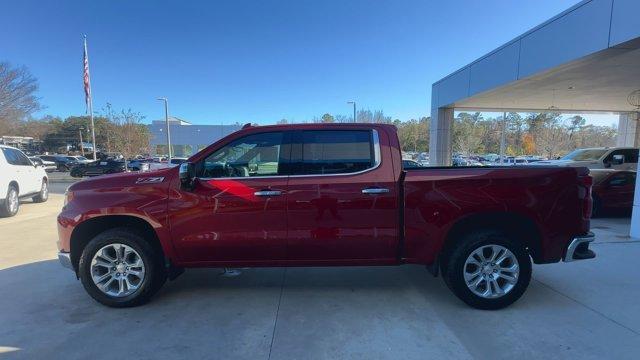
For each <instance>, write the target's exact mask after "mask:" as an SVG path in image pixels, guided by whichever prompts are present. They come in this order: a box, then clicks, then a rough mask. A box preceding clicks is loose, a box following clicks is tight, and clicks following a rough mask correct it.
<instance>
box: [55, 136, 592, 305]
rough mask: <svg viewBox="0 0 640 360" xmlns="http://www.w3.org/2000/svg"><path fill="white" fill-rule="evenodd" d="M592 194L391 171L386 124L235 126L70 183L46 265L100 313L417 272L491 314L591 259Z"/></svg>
mask: <svg viewBox="0 0 640 360" xmlns="http://www.w3.org/2000/svg"><path fill="white" fill-rule="evenodd" d="M591 181H592V180H591V177H590V176H589V173H588V170H587V169H586V168H571V167H541V166H536V167H526V166H523V167H477V168H437V167H432V168H428V167H423V168H407V169H403V167H402V158H401V152H400V145H399V143H398V137H397V134H396V128H395V127H394V126H391V125H384V124H303V125H277V126H245V127H244V128H243V129H242V130H239V131H238V132H235V133H233V134H231V135H229V136H227V137H225V138H223V139H221V140H220V141H218V142H216V143H214V144H213V145H211V146H209V147H207V148H205V149H203V150H202V151H200V152H198V153H197V154H195V155H193V156H192V157H191V158H189V159H188V161H187V162H185V163H183V164H181V165H180V166H179V167H173V168H167V169H161V170H157V171H153V172H148V173H125V174H114V175H105V176H101V177H97V178H92V179H88V180H84V181H81V182H78V183H75V184H73V185H72V186H71V187H70V188H69V189H68V191H67V194H66V201H65V205H64V207H63V209H62V212H61V213H60V215H59V216H58V231H59V242H58V248H59V250H60V253H59V259H60V261H61V263H62V264H63V265H64V266H66V267H68V268H70V269H72V270H73V271H74V272H75V273H76V275H77V277H78V278H79V279H80V280H81V282H82V284H83V286H84V288H85V289H86V291H87V292H88V293H89V295H91V296H92V297H93V298H94V299H95V300H97V301H98V302H100V303H102V304H105V305H108V306H113V307H126V306H135V305H139V304H142V303H144V302H146V301H147V300H149V299H150V297H151V296H152V295H153V294H154V293H155V292H156V291H157V290H158V289H159V288H160V287H161V286H162V285H163V284H164V282H165V281H166V279H167V278H169V279H173V278H175V277H176V276H177V275H179V274H180V273H181V271H182V270H183V269H184V268H191V267H264V266H347V265H401V264H422V265H425V266H426V268H427V269H428V270H429V271H430V272H431V273H432V274H434V275H438V274H441V275H442V277H443V278H444V280H445V282H446V284H447V285H448V287H449V288H450V289H451V290H452V291H453V293H454V294H455V295H457V296H458V297H459V298H460V299H461V300H462V301H464V302H466V303H467V304H469V305H470V306H473V307H476V308H481V309H498V308H502V307H505V306H507V305H509V304H511V303H513V302H514V301H516V300H517V299H518V298H520V296H521V295H522V294H523V293H524V291H525V289H526V288H527V286H528V284H529V281H530V278H531V266H532V265H531V262H532V261H533V262H535V263H539V264H541V263H554V262H558V261H561V260H563V261H565V262H570V261H574V260H582V259H589V258H593V257H595V254H594V253H593V252H592V251H591V250H590V249H589V243H590V242H591V241H593V239H594V236H593V234H592V233H590V232H589V221H590V215H591V206H592V204H591Z"/></svg>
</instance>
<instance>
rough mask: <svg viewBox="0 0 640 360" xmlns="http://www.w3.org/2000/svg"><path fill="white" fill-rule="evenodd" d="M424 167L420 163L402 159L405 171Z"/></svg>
mask: <svg viewBox="0 0 640 360" xmlns="http://www.w3.org/2000/svg"><path fill="white" fill-rule="evenodd" d="M419 167H422V165H420V163H419V162H417V161H414V160H409V159H402V168H403V169H411V168H419Z"/></svg>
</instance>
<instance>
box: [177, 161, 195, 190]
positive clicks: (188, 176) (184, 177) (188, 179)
mask: <svg viewBox="0 0 640 360" xmlns="http://www.w3.org/2000/svg"><path fill="white" fill-rule="evenodd" d="M179 174H180V175H179V176H180V185H181V187H182V188H183V189H191V188H192V187H193V180H194V179H195V177H196V167H195V165H194V164H193V163H191V162H183V163H182V164H180V171H179Z"/></svg>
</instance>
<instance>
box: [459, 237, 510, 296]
mask: <svg viewBox="0 0 640 360" xmlns="http://www.w3.org/2000/svg"><path fill="white" fill-rule="evenodd" d="M463 273H464V280H465V283H466V284H467V287H468V288H469V290H471V292H473V293H474V294H476V295H478V296H480V297H482V298H487V299H495V298H499V297H502V296H504V295H506V294H507V293H508V292H509V291H511V290H512V289H513V288H514V287H515V286H516V284H517V283H518V276H519V274H520V266H519V265H518V259H517V258H516V256H515V255H514V254H513V253H512V252H511V251H510V250H509V249H507V248H505V247H504V246H500V245H485V246H481V247H479V248H477V249H476V250H474V251H473V252H472V253H471V254H470V255H469V257H467V260H466V261H465V263H464V270H463Z"/></svg>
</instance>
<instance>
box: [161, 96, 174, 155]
mask: <svg viewBox="0 0 640 360" xmlns="http://www.w3.org/2000/svg"><path fill="white" fill-rule="evenodd" d="M158 100H160V101H164V122H165V124H166V125H167V150H168V156H169V157H168V163H169V164H171V133H170V132H169V100H167V98H158Z"/></svg>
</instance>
